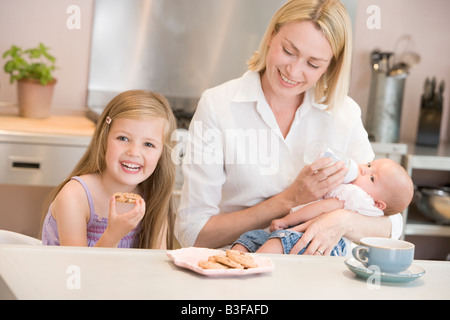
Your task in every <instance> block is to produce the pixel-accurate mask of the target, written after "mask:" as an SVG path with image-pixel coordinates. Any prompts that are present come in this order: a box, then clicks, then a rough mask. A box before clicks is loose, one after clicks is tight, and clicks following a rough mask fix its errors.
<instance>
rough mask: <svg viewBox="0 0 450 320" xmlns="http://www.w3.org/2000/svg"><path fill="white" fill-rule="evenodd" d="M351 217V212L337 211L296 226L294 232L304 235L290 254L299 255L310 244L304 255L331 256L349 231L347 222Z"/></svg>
mask: <svg viewBox="0 0 450 320" xmlns="http://www.w3.org/2000/svg"><path fill="white" fill-rule="evenodd" d="M350 215H351V212H349V211H346V210H335V211H331V212H329V213H325V214H322V215H320V216H318V217H316V218H314V219H311V220H309V221H307V222H305V223H303V224H300V225H298V226H295V227H294V228H292V230H294V231H297V232H304V233H303V235H302V237H301V238H300V240H299V241H298V242H297V243H296V244H295V245H294V247H293V248H292V249H291V252H290V253H289V254H298V253H299V252H300V251H301V250H302V249H303V248H304V247H306V246H307V245H308V244H309V246H308V248H307V249H306V251H305V252H304V253H303V254H306V255H330V253H331V251H332V250H333V248H334V247H335V246H336V244H337V243H338V242H339V240H340V239H341V238H342V237H343V236H344V234H345V233H346V232H347V231H348V230H347V229H348V228H347V224H348V223H347V222H348V221H349V217H350Z"/></svg>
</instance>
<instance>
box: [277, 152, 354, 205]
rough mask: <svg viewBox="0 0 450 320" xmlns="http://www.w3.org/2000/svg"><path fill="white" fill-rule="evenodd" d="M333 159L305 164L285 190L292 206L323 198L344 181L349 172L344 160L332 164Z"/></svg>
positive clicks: (323, 159)
mask: <svg viewBox="0 0 450 320" xmlns="http://www.w3.org/2000/svg"><path fill="white" fill-rule="evenodd" d="M332 162H333V161H332V159H330V158H322V159H319V160H317V161H315V162H314V163H312V164H311V165H309V166H305V167H304V168H303V169H302V170H301V171H300V173H299V174H298V176H297V177H296V178H295V180H294V182H293V183H292V184H291V185H290V186H289V187H288V188H287V189H286V190H285V191H284V194H285V196H286V197H287V199H288V201H291V202H292V203H293V205H292V207H296V206H298V205H301V204H305V203H309V202H312V201H315V200H318V199H320V198H322V197H323V196H324V195H326V194H327V193H328V192H330V191H331V190H333V189H334V188H336V187H337V186H338V185H339V184H341V183H342V182H343V181H344V177H345V175H346V174H347V168H345V166H344V163H343V162H342V161H338V162H336V163H334V164H332V165H330V164H331V163H332Z"/></svg>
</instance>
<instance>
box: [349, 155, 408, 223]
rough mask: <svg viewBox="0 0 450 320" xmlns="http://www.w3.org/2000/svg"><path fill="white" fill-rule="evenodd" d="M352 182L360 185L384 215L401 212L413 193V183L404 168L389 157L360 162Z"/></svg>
mask: <svg viewBox="0 0 450 320" xmlns="http://www.w3.org/2000/svg"><path fill="white" fill-rule="evenodd" d="M358 168H359V176H358V178H357V179H356V180H355V181H354V182H353V184H355V185H357V186H359V187H361V188H362V189H363V190H364V191H366V192H367V193H368V194H369V195H370V196H371V197H372V198H373V199H374V201H375V205H376V206H377V207H378V208H379V209H381V210H383V212H384V213H385V214H386V215H391V214H395V213H399V212H402V211H403V210H404V209H406V207H407V206H408V205H409V204H410V202H411V200H412V197H413V195H414V185H413V182H412V180H411V177H410V176H409V174H408V173H407V172H406V170H405V169H404V168H403V167H402V166H401V165H399V164H398V163H396V162H395V161H393V160H391V159H386V158H383V159H377V160H374V161H372V162H370V163H368V164H360V165H359V166H358Z"/></svg>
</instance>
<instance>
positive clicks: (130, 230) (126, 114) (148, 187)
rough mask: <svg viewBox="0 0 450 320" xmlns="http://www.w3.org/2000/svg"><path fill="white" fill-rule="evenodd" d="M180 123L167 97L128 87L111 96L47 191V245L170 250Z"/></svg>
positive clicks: (43, 232) (43, 239)
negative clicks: (87, 140) (175, 138)
mask: <svg viewBox="0 0 450 320" xmlns="http://www.w3.org/2000/svg"><path fill="white" fill-rule="evenodd" d="M175 127H176V123H175V118H174V116H173V113H172V110H171V108H170V106H169V103H168V102H167V100H166V99H165V98H164V97H162V96H160V95H158V94H156V93H152V92H148V91H143V90H131V91H126V92H123V93H121V94H119V95H117V96H116V97H115V98H113V99H112V100H111V102H110V103H109V104H108V105H107V106H106V108H105V110H104V111H103V113H102V115H101V117H100V119H99V122H98V124H97V126H96V128H95V133H94V136H93V138H92V141H91V144H90V146H89V147H88V149H87V150H86V153H85V154H84V156H83V157H82V159H81V160H80V162H79V163H78V165H77V166H76V168H75V169H74V170H73V172H72V174H71V175H70V176H69V177H68V178H67V179H66V180H65V181H63V182H62V183H61V184H60V185H59V186H58V187H57V188H56V189H55V190H54V192H53V193H52V195H51V196H50V201H51V202H52V203H51V205H50V207H49V210H48V212H47V213H46V215H45V219H44V223H43V229H42V242H43V244H47V245H62V246H98V247H139V248H153V249H154V248H170V247H171V246H172V239H173V235H172V230H173V220H174V217H173V213H172V203H171V194H172V188H173V184H174V180H175V171H174V170H175V167H174V164H173V162H172V160H171V150H172V146H171V134H172V132H173V130H174V129H175ZM116 192H125V193H134V194H138V195H140V196H141V199H140V200H137V201H136V202H135V203H134V204H132V205H129V206H128V207H127V206H126V205H124V204H119V203H116V199H115V197H114V196H113V194H114V193H116ZM120 211H122V212H120Z"/></svg>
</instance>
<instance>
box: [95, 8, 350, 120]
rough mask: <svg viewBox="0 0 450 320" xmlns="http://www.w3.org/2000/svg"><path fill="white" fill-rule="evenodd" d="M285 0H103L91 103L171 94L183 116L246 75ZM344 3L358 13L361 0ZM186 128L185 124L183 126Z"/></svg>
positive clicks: (97, 14)
mask: <svg viewBox="0 0 450 320" xmlns="http://www.w3.org/2000/svg"><path fill="white" fill-rule="evenodd" d="M285 2H286V0H96V1H95V12H94V22H93V31H92V32H93V33H92V47H91V65H90V76H89V88H88V89H89V92H88V106H89V107H90V108H91V109H92V110H94V111H95V112H96V113H100V112H101V111H102V109H103V108H104V106H105V105H106V104H107V103H108V102H109V100H110V99H111V98H112V97H113V96H115V95H116V94H117V93H119V92H121V91H124V90H128V89H147V90H153V91H156V92H159V93H161V94H163V95H165V96H166V97H167V98H168V99H169V101H170V102H171V105H172V108H173V109H174V110H175V111H176V112H175V113H176V115H177V116H178V118H179V119H182V118H189V117H190V116H191V115H192V113H193V112H194V111H195V108H196V106H197V102H198V99H199V97H200V95H201V93H202V92H203V91H204V90H206V89H208V88H210V87H213V86H216V85H218V84H221V83H223V82H225V81H228V80H231V79H233V78H236V77H239V76H241V75H242V74H243V73H244V72H245V71H246V70H247V65H246V62H247V60H248V59H249V58H250V56H251V55H252V53H253V52H254V51H255V50H257V48H258V46H259V42H260V40H261V38H262V35H263V34H264V32H265V30H266V28H267V25H268V23H269V21H270V19H271V17H272V16H273V14H274V13H275V12H276V11H277V10H278V8H280V7H281V6H282V5H283V4H284V3H285ZM343 3H344V4H345V5H346V6H347V8H349V12H350V15H351V16H352V15H354V12H355V8H356V0H346V1H343ZM181 125H182V126H185V125H186V123H183V122H182V123H181Z"/></svg>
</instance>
